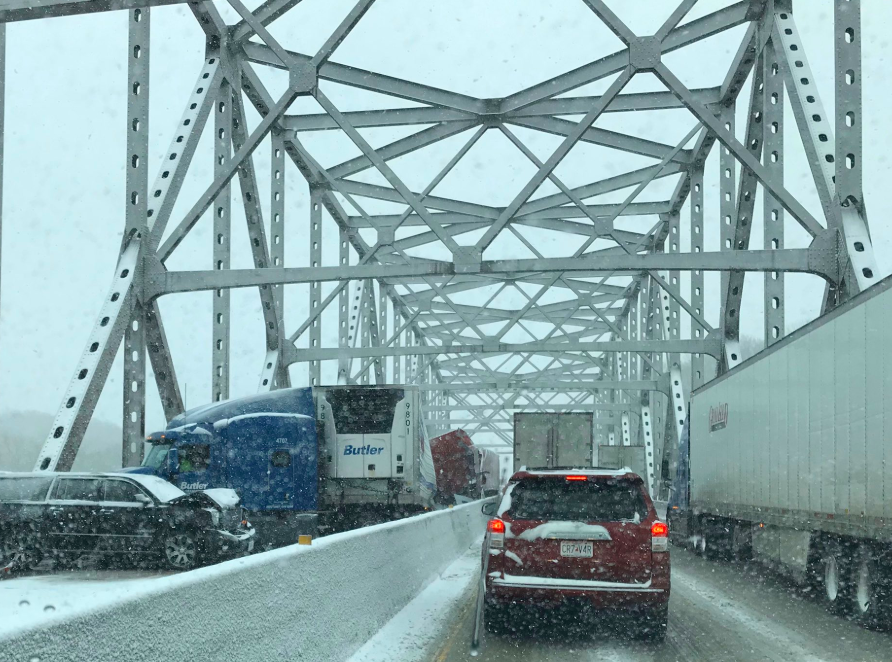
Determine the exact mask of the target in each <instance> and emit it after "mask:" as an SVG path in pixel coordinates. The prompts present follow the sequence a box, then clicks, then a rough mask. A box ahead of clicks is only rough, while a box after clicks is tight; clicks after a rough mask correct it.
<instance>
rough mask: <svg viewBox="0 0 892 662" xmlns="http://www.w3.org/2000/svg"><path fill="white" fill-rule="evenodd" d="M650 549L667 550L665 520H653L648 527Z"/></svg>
mask: <svg viewBox="0 0 892 662" xmlns="http://www.w3.org/2000/svg"><path fill="white" fill-rule="evenodd" d="M650 551H652V552H668V551H669V525H668V524H666V523H665V522H660V521H657V522H654V523H653V525H651V527H650Z"/></svg>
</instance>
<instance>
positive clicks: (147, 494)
mask: <svg viewBox="0 0 892 662" xmlns="http://www.w3.org/2000/svg"><path fill="white" fill-rule="evenodd" d="M238 503H239V499H238V496H237V495H236V493H235V492H234V491H232V490H226V489H216V490H206V491H203V492H193V493H191V494H186V493H185V492H183V491H182V490H180V489H179V488H178V487H176V486H174V485H171V484H170V483H168V482H166V481H164V480H162V479H161V478H157V477H155V476H142V475H134V474H114V473H55V474H51V473H2V472H0V568H6V569H7V570H8V571H13V570H32V569H34V568H36V567H37V566H38V565H39V564H40V563H41V561H42V560H43V559H51V560H53V561H54V562H55V563H56V565H57V566H59V567H64V566H66V565H69V564H72V563H74V562H75V561H77V560H78V559H79V558H81V557H84V556H98V557H99V558H102V559H105V560H110V559H133V560H139V559H152V558H154V559H157V560H160V561H161V562H162V563H163V565H164V566H166V567H168V568H170V569H173V570H188V569H190V568H193V567H195V566H197V565H199V564H201V563H206V562H210V561H214V560H219V559H222V558H225V557H228V556H235V555H238V554H240V553H242V552H250V551H251V550H252V548H253V546H254V540H253V538H254V529H253V527H251V525H250V523H249V522H248V521H247V519H246V518H245V516H244V513H243V510H242V509H241V508H240V507H239V505H238Z"/></svg>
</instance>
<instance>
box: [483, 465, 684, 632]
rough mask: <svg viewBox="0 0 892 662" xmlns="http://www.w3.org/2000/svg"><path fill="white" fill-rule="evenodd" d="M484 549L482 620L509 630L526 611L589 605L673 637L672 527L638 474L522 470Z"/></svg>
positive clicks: (490, 507)
mask: <svg viewBox="0 0 892 662" xmlns="http://www.w3.org/2000/svg"><path fill="white" fill-rule="evenodd" d="M484 512H485V513H487V514H490V515H493V518H492V519H490V520H489V522H488V524H487V535H486V539H485V542H484V550H483V554H484V567H485V568H486V578H485V580H486V582H485V585H486V593H485V608H484V614H485V616H484V618H485V619H486V623H487V627H488V629H490V630H497V629H499V628H500V627H504V626H505V625H506V619H507V617H508V614H509V609H512V608H515V607H516V606H519V605H546V606H557V605H566V604H571V603H575V604H579V603H582V604H584V605H585V606H588V607H594V608H596V609H604V610H608V609H609V610H612V611H613V610H618V611H621V612H624V613H627V614H629V615H630V616H633V617H635V618H636V620H638V621H639V625H640V626H641V630H642V633H643V634H645V636H647V637H649V638H653V639H662V638H663V637H664V636H665V632H666V625H667V620H668V607H669V588H670V583H669V546H668V540H669V538H668V533H669V531H668V526H667V525H666V523H665V522H663V521H661V520H660V519H659V518H658V516H657V512H656V510H655V509H654V505H653V502H652V501H651V499H650V496H649V495H648V493H647V490H646V489H645V487H644V481H643V480H642V479H641V477H640V476H638V475H636V474H634V473H631V472H627V471H612V470H602V469H597V470H593V469H581V470H576V469H573V470H541V471H528V470H523V469H521V470H520V471H518V472H517V473H515V474H514V475H513V476H512V477H511V479H510V480H509V482H508V485H507V487H506V489H505V492H504V494H503V496H502V498H501V500H500V502H499V503H498V504H495V503H489V504H485V505H484Z"/></svg>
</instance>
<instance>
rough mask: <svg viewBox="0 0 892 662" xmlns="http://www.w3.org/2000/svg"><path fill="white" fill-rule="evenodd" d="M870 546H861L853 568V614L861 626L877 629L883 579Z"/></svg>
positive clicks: (880, 609) (879, 617)
mask: <svg viewBox="0 0 892 662" xmlns="http://www.w3.org/2000/svg"><path fill="white" fill-rule="evenodd" d="M871 552H872V550H871V548H870V545H860V546H859V547H858V554H857V555H856V557H855V563H854V567H853V568H852V591H851V599H852V609H851V611H852V614H853V615H854V617H855V620H857V621H858V622H859V623H860V624H861V625H864V626H866V627H876V626H877V625H879V624H880V620H881V616H880V612H881V611H882V607H883V605H882V604H881V599H882V591H881V577H880V574H879V568H878V567H877V563H876V561H875V559H874V558H873V554H872V553H871Z"/></svg>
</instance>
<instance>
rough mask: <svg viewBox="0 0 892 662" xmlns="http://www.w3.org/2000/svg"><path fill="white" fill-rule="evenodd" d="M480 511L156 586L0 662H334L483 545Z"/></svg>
mask: <svg viewBox="0 0 892 662" xmlns="http://www.w3.org/2000/svg"><path fill="white" fill-rule="evenodd" d="M484 526H485V517H484V516H483V515H482V513H481V512H480V502H477V503H472V504H467V505H464V506H459V507H456V508H453V509H451V510H446V511H438V512H434V513H428V514H425V515H420V516H418V517H413V518H410V519H406V520H401V521H397V522H389V523H387V524H381V525H378V526H373V527H368V528H365V529H360V530H357V531H350V532H347V533H342V534H337V535H333V536H328V537H326V538H322V539H320V540H318V541H315V542H314V543H313V545H312V546H309V547H307V546H301V547H299V546H292V547H287V548H283V549H278V550H274V551H271V552H266V553H264V554H258V555H255V556H250V557H246V558H241V559H234V560H232V561H227V562H226V563H221V564H219V565H215V566H211V567H207V568H200V569H198V570H194V571H192V572H187V573H182V574H179V575H173V576H170V577H164V578H159V579H157V580H156V581H153V582H150V584H149V587H148V589H147V590H144V591H142V593H141V594H140V595H135V596H128V597H127V598H124V599H122V600H119V601H117V602H115V603H113V604H104V605H101V606H98V607H93V608H90V606H89V599H90V596H86V595H85V596H83V599H84V603H85V604H84V609H83V611H81V612H80V613H78V614H76V615H73V616H70V617H68V618H66V619H58V620H56V621H53V622H50V623H47V624H44V625H42V626H40V627H35V628H32V629H29V630H23V631H21V632H17V633H14V634H12V635H10V636H8V637H7V638H5V639H0V660H4V661H5V660H7V659H9V660H22V661H31V660H40V662H45V661H49V660H53V661H54V662H61V661H63V660H76V661H81V660H83V661H87V660H89V661H95V660H114V661H116V662H117V661H119V660H171V661H172V660H196V661H198V660H202V661H203V660H226V661H230V660H270V661H271V660H344V659H346V658H348V657H349V656H350V655H351V654H352V653H353V652H355V651H356V650H357V649H358V648H359V647H360V646H361V645H362V644H363V643H364V642H365V641H367V640H368V639H369V638H370V637H371V636H372V635H373V634H374V633H375V632H376V631H377V630H378V629H380V628H381V626H382V625H384V624H385V623H386V622H387V621H388V620H389V619H390V618H392V617H393V616H394V614H396V613H397V612H398V611H399V610H400V609H401V608H402V607H404V606H405V605H406V604H407V603H408V602H409V601H410V600H411V599H412V598H413V597H414V596H415V595H416V594H417V593H418V592H419V591H420V590H421V589H422V588H423V587H424V586H425V585H426V584H427V583H429V582H430V581H431V580H432V579H433V578H434V577H435V576H436V575H437V574H438V573H440V572H442V570H443V569H444V568H445V567H446V566H447V565H449V563H451V562H452V561H453V560H455V559H456V558H457V557H458V556H459V555H460V554H461V553H463V552H464V551H466V550H467V549H468V547H469V546H470V545H471V544H472V543H473V542H474V541H476V540H477V539H479V538H480V537H481V536H482V535H483V531H484Z"/></svg>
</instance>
